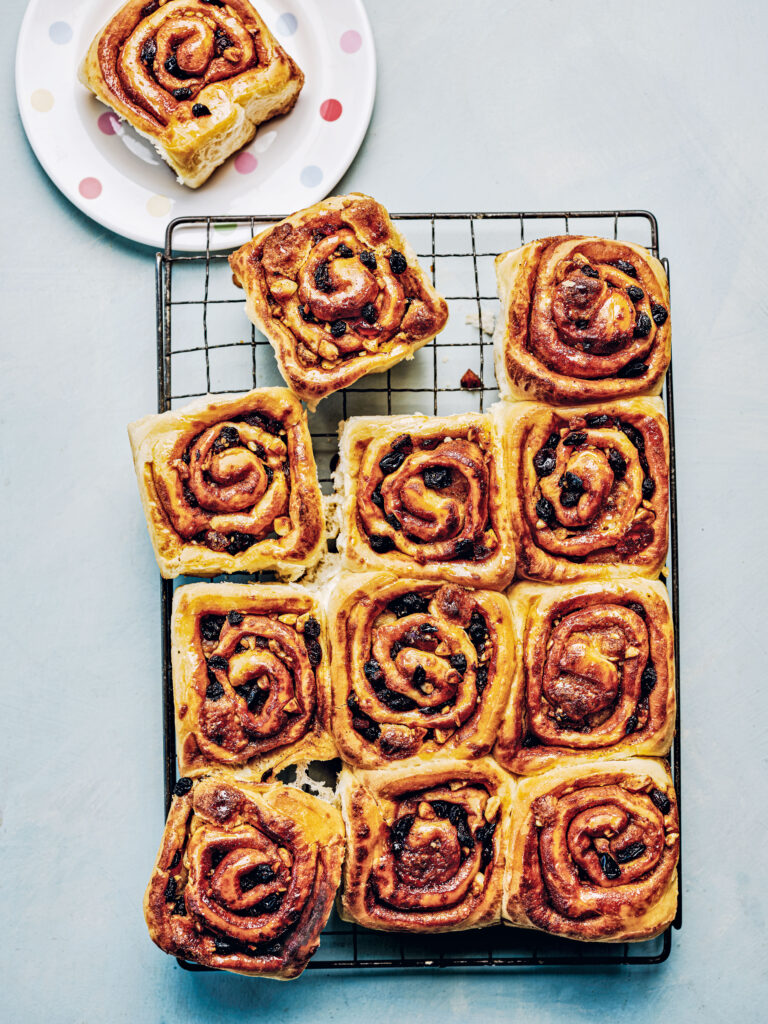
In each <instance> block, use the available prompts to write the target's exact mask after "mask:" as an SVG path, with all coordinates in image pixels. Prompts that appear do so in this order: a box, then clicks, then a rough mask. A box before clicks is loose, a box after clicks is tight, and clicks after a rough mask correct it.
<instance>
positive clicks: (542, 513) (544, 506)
mask: <svg viewBox="0 0 768 1024" xmlns="http://www.w3.org/2000/svg"><path fill="white" fill-rule="evenodd" d="M536 515H537V516H538V517H539V519H543V520H544V522H545V523H549V524H550V525H551V524H552V523H553V522H554V521H555V506H554V505H553V504H552V502H551V501H549V500H548V499H547V498H539V500H538V501H537V502H536Z"/></svg>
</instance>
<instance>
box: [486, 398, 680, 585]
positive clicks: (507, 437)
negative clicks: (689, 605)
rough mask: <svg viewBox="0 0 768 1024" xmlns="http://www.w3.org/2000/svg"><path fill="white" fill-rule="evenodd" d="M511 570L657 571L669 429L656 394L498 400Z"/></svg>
mask: <svg viewBox="0 0 768 1024" xmlns="http://www.w3.org/2000/svg"><path fill="white" fill-rule="evenodd" d="M491 415H492V416H493V418H494V420H495V422H496V424H497V429H498V431H499V434H500V436H502V437H503V439H504V447H505V455H506V465H507V476H506V485H507V488H508V491H507V504H508V506H509V511H510V516H511V519H512V529H513V531H514V534H515V539H516V543H517V573H518V575H519V576H524V577H526V578H527V579H532V580H541V581H544V582H550V583H559V582H563V581H565V580H587V579H610V578H612V577H617V576H648V577H656V576H658V574H659V571H660V570H661V568H662V566H663V565H664V559H665V558H666V555H667V543H668V522H667V520H668V515H669V429H668V426H667V421H666V419H665V418H664V413H663V409H662V404H661V400H660V399H658V398H629V399H626V400H624V401H621V402H604V403H600V404H598V405H591V406H577V407H574V408H567V407H562V406H561V407H555V406H550V405H538V404H537V403H535V402H499V403H497V404H496V405H494V406H493V408H492V410H491Z"/></svg>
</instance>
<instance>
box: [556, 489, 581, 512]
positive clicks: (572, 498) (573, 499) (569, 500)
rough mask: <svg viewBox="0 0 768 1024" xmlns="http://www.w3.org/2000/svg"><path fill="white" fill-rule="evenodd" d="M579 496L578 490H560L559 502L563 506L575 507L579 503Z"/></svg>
mask: <svg viewBox="0 0 768 1024" xmlns="http://www.w3.org/2000/svg"><path fill="white" fill-rule="evenodd" d="M580 498H581V492H580V491H562V492H561V494H560V504H561V505H562V506H563V508H575V507H576V505H578V504H579V500H580Z"/></svg>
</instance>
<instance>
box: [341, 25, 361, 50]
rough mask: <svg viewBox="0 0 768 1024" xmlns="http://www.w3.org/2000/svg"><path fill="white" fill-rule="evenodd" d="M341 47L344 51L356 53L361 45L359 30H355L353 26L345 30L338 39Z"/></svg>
mask: <svg viewBox="0 0 768 1024" xmlns="http://www.w3.org/2000/svg"><path fill="white" fill-rule="evenodd" d="M339 43H340V44H341V48H342V50H343V51H344V53H357V51H358V50H359V49H360V47H361V46H362V45H363V40H362V38H361V36H360V33H359V32H355V30H354V29H353V28H351V29H350V30H349V32H345V33H344V35H343V36H342V37H341V39H340V40H339Z"/></svg>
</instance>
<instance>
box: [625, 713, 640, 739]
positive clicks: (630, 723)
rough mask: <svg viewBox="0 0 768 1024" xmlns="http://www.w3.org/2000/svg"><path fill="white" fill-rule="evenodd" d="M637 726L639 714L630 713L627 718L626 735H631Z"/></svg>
mask: <svg viewBox="0 0 768 1024" xmlns="http://www.w3.org/2000/svg"><path fill="white" fill-rule="evenodd" d="M636 728H637V715H630V716H629V718H628V719H627V727H626V729H625V730H624V735H625V736H629V734H630V733H631V732H634V731H635V729H636Z"/></svg>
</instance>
